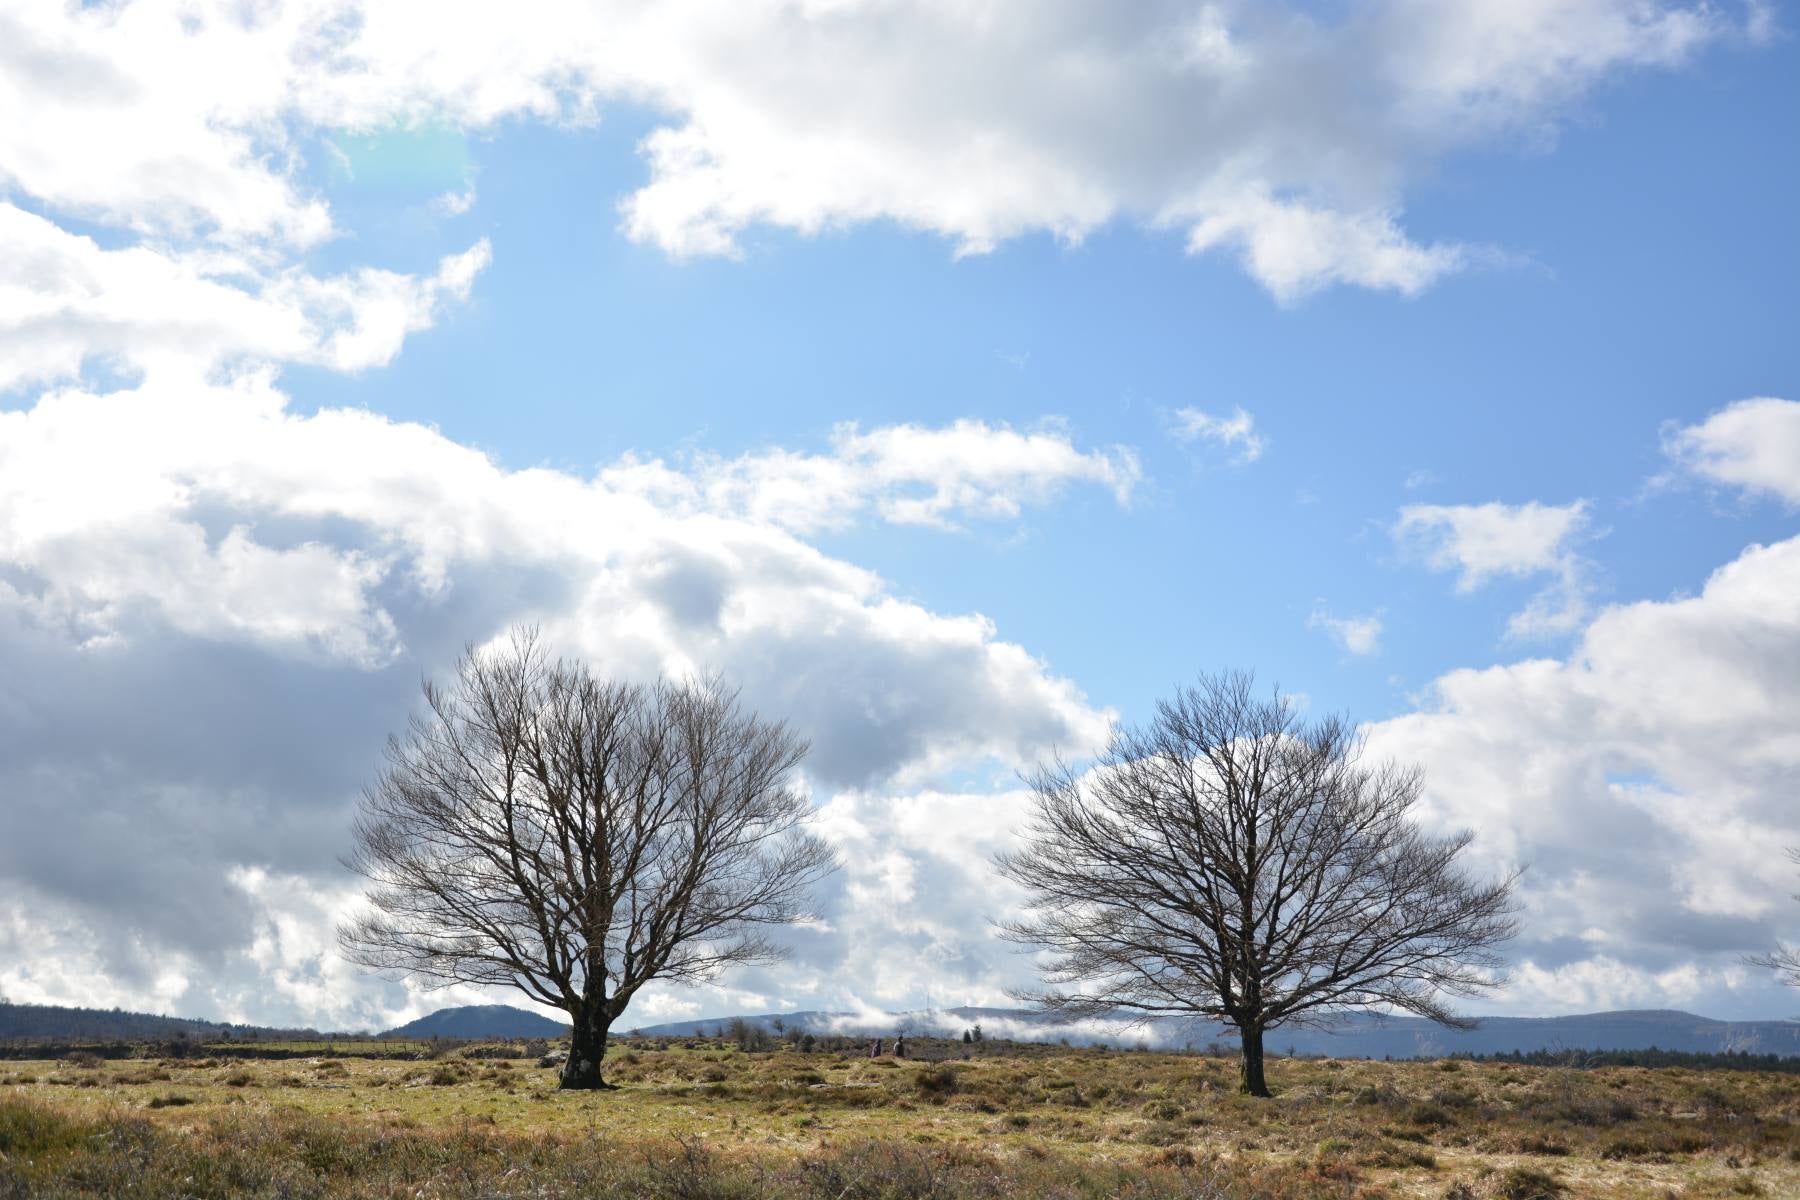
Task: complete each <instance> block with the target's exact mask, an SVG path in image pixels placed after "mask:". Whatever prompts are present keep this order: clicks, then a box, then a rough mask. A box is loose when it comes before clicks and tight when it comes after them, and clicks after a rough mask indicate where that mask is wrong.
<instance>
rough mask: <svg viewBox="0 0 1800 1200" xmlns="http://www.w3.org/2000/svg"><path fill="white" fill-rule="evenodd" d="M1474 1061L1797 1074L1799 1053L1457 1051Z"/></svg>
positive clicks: (1724, 1051)
mask: <svg viewBox="0 0 1800 1200" xmlns="http://www.w3.org/2000/svg"><path fill="white" fill-rule="evenodd" d="M1453 1059H1460V1060H1462V1061H1465V1062H1478V1063H1519V1064H1521V1065H1523V1066H1528V1067H1574V1068H1576V1069H1578V1070H1584V1071H1587V1070H1596V1069H1598V1068H1600V1067H1687V1068H1689V1069H1691V1070H1695V1071H1779V1072H1781V1073H1782V1074H1784V1075H1800V1057H1790V1056H1784V1055H1780V1054H1752V1053H1750V1052H1748V1051H1745V1050H1712V1051H1706V1050H1661V1049H1658V1048H1657V1047H1655V1046H1650V1047H1648V1048H1647V1049H1643V1050H1523V1051H1521V1050H1502V1051H1500V1052H1499V1053H1497V1054H1457V1055H1454V1056H1453Z"/></svg>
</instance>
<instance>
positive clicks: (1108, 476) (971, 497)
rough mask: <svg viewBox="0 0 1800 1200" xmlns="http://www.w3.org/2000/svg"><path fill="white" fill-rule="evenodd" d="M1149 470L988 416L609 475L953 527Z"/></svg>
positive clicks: (1120, 455) (682, 502) (753, 503)
mask: <svg viewBox="0 0 1800 1200" xmlns="http://www.w3.org/2000/svg"><path fill="white" fill-rule="evenodd" d="M1141 475H1142V471H1141V469H1140V467H1139V465H1138V460H1137V455H1136V454H1135V453H1133V452H1132V451H1131V450H1130V449H1128V448H1126V447H1123V446H1114V447H1112V448H1111V449H1109V450H1104V451H1100V450H1095V451H1082V450H1078V449H1076V448H1075V445H1074V443H1073V442H1071V441H1070V439H1069V436H1068V435H1067V434H1066V433H1064V432H1062V431H1061V430H1059V429H1055V428H1044V429H1039V430H1036V431H1032V432H1019V431H1016V430H1013V429H1010V428H1008V427H1006V426H1004V425H989V424H987V423H985V422H982V421H971V420H962V421H956V422H953V423H951V424H949V425H946V426H943V427H942V428H937V429H931V428H926V427H924V426H919V425H889V426H883V427H881V428H879V429H872V430H868V431H866V432H865V431H863V430H861V429H859V428H858V427H857V426H856V425H854V424H844V425H840V426H838V427H837V429H835V430H834V431H833V432H832V436H831V453H829V454H804V453H798V452H794V451H789V450H780V449H776V450H768V451H763V452H760V453H752V454H746V455H742V456H740V457H738V458H733V459H724V458H719V457H717V456H713V455H700V456H697V457H696V458H695V459H694V460H693V461H692V462H691V463H688V464H684V466H683V467H682V468H680V469H674V468H670V467H669V466H667V465H665V464H664V463H662V462H661V461H648V462H646V461H642V460H639V459H635V458H631V459H627V460H625V461H624V462H623V463H621V464H619V465H618V466H616V467H614V468H612V469H610V470H608V471H607V473H606V479H607V480H608V481H609V482H612V483H615V484H616V485H617V486H620V487H623V488H631V489H639V490H642V491H643V492H644V493H645V494H646V495H650V496H653V497H655V498H656V499H657V500H658V501H659V502H661V503H664V504H670V505H677V506H679V507H681V508H683V509H685V510H689V511H699V510H705V511H712V512H718V513H726V514H731V515H741V516H745V517H748V518H750V519H753V520H757V521H766V522H768V523H770V524H774V525H779V526H781V527H783V528H786V529H791V530H795V531H798V532H808V531H813V530H819V529H831V528H842V527H844V526H847V525H850V524H852V523H854V522H856V521H857V520H859V519H861V518H862V517H864V516H865V515H866V514H868V513H870V512H873V513H874V514H875V515H877V516H879V517H880V518H881V519H882V520H885V521H890V522H893V523H894V524H899V525H927V526H935V527H937V528H954V527H955V525H956V523H957V521H958V520H959V519H964V518H983V519H990V520H992V519H1011V518H1015V517H1018V516H1019V515H1020V513H1021V512H1022V511H1023V509H1024V507H1025V506H1026V505H1029V504H1043V503H1045V502H1047V501H1049V500H1050V499H1052V498H1053V497H1054V496H1055V495H1056V494H1057V493H1058V492H1060V491H1061V490H1062V489H1063V488H1064V487H1066V486H1067V485H1069V484H1071V483H1091V484H1097V485H1099V486H1101V487H1104V488H1106V489H1108V490H1109V491H1111V492H1112V493H1113V496H1114V498H1115V499H1116V500H1117V501H1118V502H1119V503H1120V504H1124V503H1126V502H1127V501H1128V500H1129V499H1130V498H1131V492H1132V489H1133V488H1134V487H1135V486H1136V485H1137V483H1138V481H1139V479H1140V477H1141Z"/></svg>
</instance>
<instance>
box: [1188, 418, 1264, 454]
mask: <svg viewBox="0 0 1800 1200" xmlns="http://www.w3.org/2000/svg"><path fill="white" fill-rule="evenodd" d="M1170 433H1171V434H1172V435H1173V436H1174V438H1175V440H1176V441H1178V442H1196V441H1201V442H1212V443H1213V444H1214V445H1217V446H1220V447H1222V448H1224V449H1227V450H1229V449H1231V448H1232V447H1234V446H1235V447H1237V455H1236V458H1237V461H1238V462H1240V463H1253V462H1255V461H1256V460H1257V459H1259V458H1261V457H1262V452H1263V449H1264V442H1263V439H1262V437H1261V436H1260V435H1259V434H1258V433H1257V432H1256V418H1255V417H1253V416H1251V415H1250V414H1249V413H1247V412H1245V411H1244V410H1243V409H1242V408H1236V409H1233V410H1232V413H1231V415H1230V416H1229V417H1216V416H1213V415H1212V414H1211V413H1205V412H1202V411H1200V410H1199V409H1197V408H1178V409H1176V410H1175V420H1174V422H1173V425H1172V427H1171V428H1170Z"/></svg>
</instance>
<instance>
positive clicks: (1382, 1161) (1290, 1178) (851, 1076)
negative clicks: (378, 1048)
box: [0, 1042, 1800, 1200]
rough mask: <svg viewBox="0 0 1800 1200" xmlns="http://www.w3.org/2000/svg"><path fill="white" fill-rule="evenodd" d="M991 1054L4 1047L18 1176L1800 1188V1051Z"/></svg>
mask: <svg viewBox="0 0 1800 1200" xmlns="http://www.w3.org/2000/svg"><path fill="white" fill-rule="evenodd" d="M920 1048H921V1049H924V1050H926V1051H927V1052H936V1053H953V1054H958V1055H960V1054H962V1053H964V1050H965V1048H964V1047H962V1046H960V1045H955V1046H952V1045H944V1044H939V1045H937V1046H935V1047H929V1046H927V1047H920ZM980 1049H982V1050H983V1051H984V1052H983V1053H982V1054H980V1055H978V1056H976V1057H973V1058H970V1059H966V1060H957V1059H952V1060H947V1061H943V1062H918V1061H911V1060H909V1061H905V1062H900V1061H896V1060H894V1059H892V1058H886V1059H879V1060H870V1059H867V1058H864V1057H859V1056H851V1055H844V1054H834V1053H813V1054H799V1053H796V1052H793V1051H789V1050H782V1051H776V1052H772V1053H744V1052H741V1051H739V1050H737V1049H735V1048H732V1047H729V1046H726V1045H724V1044H721V1043H716V1042H691V1043H685V1044H684V1043H672V1044H650V1043H625V1044H621V1045H617V1046H616V1047H615V1050H614V1053H613V1054H612V1055H610V1056H609V1057H608V1060H607V1061H608V1067H609V1074H610V1077H611V1079H612V1080H613V1081H614V1082H615V1083H618V1084H620V1085H621V1087H620V1089H619V1090H617V1091H612V1092H607V1093H601V1094H585V1095H575V1094H560V1093H558V1092H557V1091H556V1090H555V1073H554V1071H552V1070H548V1069H543V1068H539V1067H538V1066H537V1065H536V1063H535V1061H532V1060H509V1059H505V1058H494V1057H484V1056H482V1055H484V1054H492V1053H493V1050H492V1048H488V1049H486V1050H485V1051H484V1050H483V1049H482V1048H477V1047H468V1048H465V1049H463V1050H458V1051H455V1052H453V1053H451V1054H449V1055H447V1056H445V1057H441V1058H437V1059H421V1060H420V1061H416V1062H393V1061H377V1060H369V1059H366V1058H358V1057H354V1056H352V1057H327V1056H324V1055H321V1056H319V1057H315V1058H306V1059H291V1060H286V1061H246V1060H231V1059H220V1058H170V1059H156V1058H144V1059H135V1060H124V1061H105V1062H101V1061H91V1060H85V1059H80V1058H79V1057H78V1058H77V1059H76V1060H75V1061H55V1062H30V1061H20V1062H9V1063H0V1197H9V1198H10V1197H23V1196H46V1197H57V1196H121V1197H133V1196H142V1197H151V1196H156V1197H162V1196H193V1197H215V1196H216V1197H239V1196H248V1197H263V1196H268V1197H275V1196H281V1197H307V1196H321V1197H327V1196H328V1197H337V1196H344V1197H350V1196H356V1197H364V1196H367V1197H390V1198H396V1200H397V1198H399V1197H408V1198H411V1200H422V1198H425V1197H475V1196H496V1197H499V1196H508V1197H511V1196H517V1197H527V1196H529V1197H558V1196H571V1197H573V1196H640V1195H646V1196H663V1197H670V1198H672V1200H709V1198H717V1200H727V1198H737V1197H746V1198H747V1197H783V1196H802V1197H819V1198H821V1200H825V1198H827V1197H829V1198H835V1200H856V1198H859V1197H862V1198H868V1200H875V1198H879V1197H895V1198H899V1197H919V1198H924V1197H934V1198H935V1197H942V1198H944V1200H959V1198H961V1197H1005V1196H1019V1197H1024V1196H1046V1197H1101V1196H1125V1197H1142V1198H1151V1197H1195V1198H1202V1200H1252V1198H1274V1197H1310V1196H1325V1197H1363V1198H1365V1200H1374V1198H1376V1197H1402V1196H1425V1197H1443V1198H1446V1200H1453V1198H1468V1200H1474V1198H1477V1197H1504V1198H1508V1200H1530V1198H1535V1197H1582V1196H1593V1197H1626V1198H1629V1197H1656V1198H1659V1200H1660V1198H1664V1197H1711V1196H1721V1197H1723V1196H1769V1197H1800V1077H1796V1076H1792V1075H1772V1074H1760V1073H1755V1072H1734V1071H1718V1072H1701V1071H1692V1070H1683V1069H1679V1068H1669V1069H1661V1070H1655V1071H1652V1070H1646V1069H1642V1068H1608V1069H1601V1070H1594V1071H1576V1070H1572V1069H1566V1068H1546V1067H1528V1066H1518V1065H1512V1064H1492V1063H1490V1064H1474V1063H1467V1062H1443V1063H1380V1062H1357V1061H1342V1062H1339V1061H1290V1060H1277V1061H1273V1062H1272V1063H1271V1068H1270V1070H1271V1083H1272V1085H1273V1086H1274V1087H1275V1088H1276V1090H1277V1091H1278V1093H1279V1094H1278V1095H1277V1097H1276V1098H1275V1099H1274V1100H1272V1101H1257V1100H1252V1099H1249V1098H1247V1097H1243V1096H1240V1095H1238V1094H1236V1092H1235V1091H1234V1083H1235V1071H1236V1066H1235V1063H1234V1062H1232V1061H1231V1060H1229V1059H1210V1058H1204V1057H1190V1056H1180V1055H1168V1054H1154V1053H1141V1052H1122V1051H1110V1052H1107V1051H1085V1050H1056V1051H1045V1050H1043V1049H1041V1048H1040V1049H1037V1050H1035V1051H1032V1052H1029V1053H1016V1054H1015V1053H1008V1052H1006V1050H1005V1048H1004V1047H997V1046H993V1045H991V1044H990V1045H989V1046H987V1047H981V1048H980Z"/></svg>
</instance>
